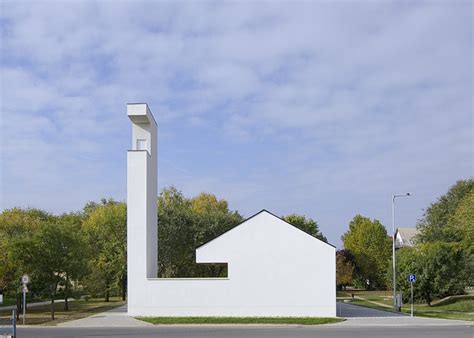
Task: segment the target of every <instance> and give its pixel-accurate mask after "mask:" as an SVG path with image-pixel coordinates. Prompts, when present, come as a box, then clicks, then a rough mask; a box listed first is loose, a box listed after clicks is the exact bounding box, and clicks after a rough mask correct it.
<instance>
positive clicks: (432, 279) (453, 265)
mask: <svg viewBox="0 0 474 338" xmlns="http://www.w3.org/2000/svg"><path fill="white" fill-rule="evenodd" d="M468 265H469V258H468V257H467V255H466V254H465V252H464V251H463V250H462V248H460V247H459V246H457V245H456V244H452V243H445V242H431V243H425V244H420V245H418V246H416V247H414V248H402V249H399V250H398V251H397V276H399V278H398V279H397V287H398V289H399V290H402V291H403V293H404V298H405V299H407V298H408V296H409V294H410V284H409V282H408V281H407V277H408V275H409V274H411V273H414V274H416V276H417V280H416V282H415V283H414V284H413V288H414V296H415V298H416V299H422V300H424V301H425V302H426V303H427V304H428V305H431V301H432V300H433V298H434V297H439V298H442V297H445V296H448V295H457V294H463V293H464V289H465V287H466V286H467V284H468V280H469V272H468V269H467V266H468Z"/></svg>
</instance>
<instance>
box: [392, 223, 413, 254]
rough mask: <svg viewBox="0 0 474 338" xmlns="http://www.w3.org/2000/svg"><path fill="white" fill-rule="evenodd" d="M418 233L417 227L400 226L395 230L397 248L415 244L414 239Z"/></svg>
mask: <svg viewBox="0 0 474 338" xmlns="http://www.w3.org/2000/svg"><path fill="white" fill-rule="evenodd" d="M417 234H418V230H417V229H415V228H398V229H397V230H396V231H395V248H397V249H399V248H403V247H412V246H414V245H415V243H414V242H413V240H414V239H415V236H416V235H417Z"/></svg>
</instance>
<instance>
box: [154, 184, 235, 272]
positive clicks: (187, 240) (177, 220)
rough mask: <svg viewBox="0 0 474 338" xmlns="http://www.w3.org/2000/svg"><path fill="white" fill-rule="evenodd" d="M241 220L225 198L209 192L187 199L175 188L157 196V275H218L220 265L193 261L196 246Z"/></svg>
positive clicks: (223, 268)
mask: <svg viewBox="0 0 474 338" xmlns="http://www.w3.org/2000/svg"><path fill="white" fill-rule="evenodd" d="M240 222H242V216H240V215H239V213H237V212H235V211H230V210H229V209H228V204H227V202H226V201H225V200H222V199H221V200H218V199H217V197H216V196H214V195H212V194H209V193H201V194H199V195H198V196H196V197H194V198H191V199H188V198H186V197H184V195H183V194H182V193H181V192H180V191H178V190H177V189H176V188H175V187H170V188H167V189H163V191H162V192H161V193H160V196H159V198H158V223H159V227H158V266H159V274H160V277H219V276H223V275H225V273H226V267H225V266H222V265H207V264H206V265H204V264H196V251H195V250H196V248H197V247H199V246H200V245H202V244H204V243H206V242H208V241H210V240H211V239H213V238H215V237H217V236H219V235H220V234H222V233H223V232H225V231H227V230H229V229H231V228H233V227H234V226H236V225H237V224H239V223H240Z"/></svg>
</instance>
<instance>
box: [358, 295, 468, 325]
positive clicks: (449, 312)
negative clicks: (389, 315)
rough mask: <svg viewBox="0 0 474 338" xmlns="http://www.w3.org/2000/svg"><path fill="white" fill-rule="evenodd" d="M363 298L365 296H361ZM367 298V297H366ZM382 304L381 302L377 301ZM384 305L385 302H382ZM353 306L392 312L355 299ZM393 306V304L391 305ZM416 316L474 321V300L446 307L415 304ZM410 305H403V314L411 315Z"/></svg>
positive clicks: (463, 300)
mask: <svg viewBox="0 0 474 338" xmlns="http://www.w3.org/2000/svg"><path fill="white" fill-rule="evenodd" d="M361 297H363V296H361ZM364 298H365V297H364ZM366 299H369V300H374V299H373V297H370V298H369V297H367V298H366ZM377 301H378V302H380V301H379V300H377ZM380 303H384V304H385V302H383V301H382V302H380ZM351 304H355V305H361V306H366V307H370V308H375V309H380V310H390V309H388V308H385V307H382V306H379V305H377V304H373V303H369V302H367V301H365V300H360V299H355V300H353V301H351ZM390 304H391V303H390ZM414 310H415V312H414V314H415V316H419V317H430V318H444V319H459V320H469V321H474V300H472V299H469V300H465V299H462V300H458V301H455V302H453V303H450V304H446V305H438V306H428V305H426V304H415V309H414ZM410 311H411V310H410V304H403V307H402V312H403V313H407V314H409V313H410Z"/></svg>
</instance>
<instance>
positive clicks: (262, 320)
mask: <svg viewBox="0 0 474 338" xmlns="http://www.w3.org/2000/svg"><path fill="white" fill-rule="evenodd" d="M136 318H137V319H140V320H143V321H145V322H148V323H151V324H299V325H320V324H332V323H338V322H341V321H343V320H344V319H341V318H324V317H321V318H320V317H136Z"/></svg>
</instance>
